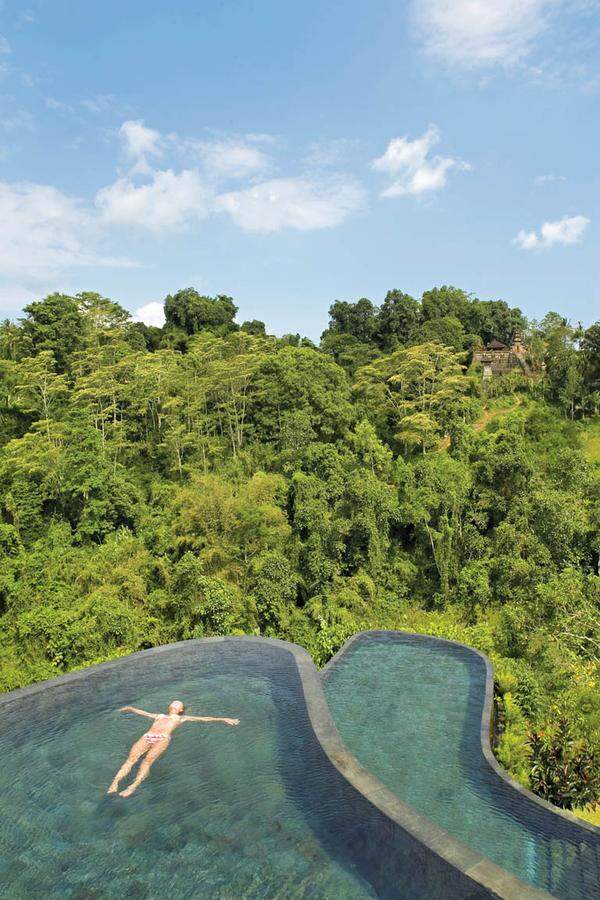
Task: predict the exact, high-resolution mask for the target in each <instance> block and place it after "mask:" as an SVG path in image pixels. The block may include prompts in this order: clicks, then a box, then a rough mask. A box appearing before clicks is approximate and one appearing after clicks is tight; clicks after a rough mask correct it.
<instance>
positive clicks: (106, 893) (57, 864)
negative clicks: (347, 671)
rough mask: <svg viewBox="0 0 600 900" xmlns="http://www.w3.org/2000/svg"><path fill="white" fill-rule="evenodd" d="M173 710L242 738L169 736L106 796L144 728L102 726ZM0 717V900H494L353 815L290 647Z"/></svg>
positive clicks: (154, 654) (358, 802) (160, 657)
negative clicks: (118, 790) (133, 788)
mask: <svg viewBox="0 0 600 900" xmlns="http://www.w3.org/2000/svg"><path fill="white" fill-rule="evenodd" d="M174 698H178V699H183V700H184V701H185V702H186V703H187V704H188V712H189V713H191V714H196V715H202V714H208V715H217V716H218V715H223V716H231V717H238V718H239V719H240V724H239V726H238V727H236V728H230V727H228V726H226V725H223V724H216V723H215V724H199V723H189V724H186V725H184V726H182V727H181V728H180V729H179V730H178V731H177V733H176V734H175V735H174V737H173V739H172V743H171V746H170V747H169V748H168V750H167V752H166V753H165V754H164V755H163V756H162V757H161V758H160V759H159V760H158V761H157V762H156V763H155V765H154V767H153V769H152V772H151V774H150V776H149V778H148V780H147V781H146V782H145V783H144V784H143V785H142V786H141V787H140V788H139V790H138V792H137V793H136V794H134V795H133V796H132V797H131V798H128V799H124V798H121V797H118V796H110V797H108V796H106V789H107V786H108V784H109V782H110V781H111V779H112V777H113V775H114V772H115V770H116V769H117V768H118V767H119V765H120V764H121V762H122V761H123V759H124V757H125V755H126V753H127V751H128V749H129V747H130V746H131V744H132V742H133V741H134V740H135V739H136V738H138V737H139V736H140V735H141V734H142V733H143V732H144V731H145V729H146V727H147V725H148V720H147V719H141V718H139V717H136V716H132V715H124V714H122V713H120V712H118V711H117V708H118V707H120V706H123V705H132V706H138V707H141V708H143V709H144V708H145V709H149V710H151V711H161V710H164V709H165V707H166V705H167V703H168V702H169V701H170V700H171V699H174ZM0 713H1V715H2V722H3V728H2V731H1V733H0V753H1V754H2V766H1V767H0V795H1V796H2V816H1V817H0V894H1V895H2V896H3V897H10V898H11V900H20V898H31V897H43V898H46V897H49V898H51V897H61V898H64V897H69V898H71V897H72V898H78V900H91V898H114V897H119V898H120V897H140V898H142V897H151V898H154V897H165V896H167V897H168V896H170V897H174V898H185V897H210V898H220V900H225V898H234V897H235V898H238V897H244V898H246V897H252V898H282V900H283V898H286V900H288V898H305V897H310V898H315V900H318V898H338V897H343V898H369V897H390V898H392V897H394V898H407V900H408V898H440V900H441V898H444V900H445V898H457V900H458V898H463V897H469V898H473V900H478V898H484V897H489V896H491V895H490V892H489V891H488V890H487V888H486V887H485V886H484V885H482V883H480V881H479V880H478V879H477V878H471V877H470V876H469V875H468V874H466V873H464V872H463V871H461V870H460V869H459V868H457V867H455V866H454V865H452V863H451V862H449V861H448V860H446V859H444V858H443V857H440V856H439V855H438V854H436V853H434V852H432V851H431V850H430V849H429V848H428V847H427V846H426V844H423V843H421V842H420V841H419V840H418V839H417V838H416V837H415V836H414V834H413V833H412V831H411V829H410V828H409V829H406V828H405V827H403V826H402V825H400V824H399V823H398V821H396V820H395V819H394V816H393V815H392V816H391V817H390V816H389V815H388V814H387V813H386V812H383V811H382V810H381V809H380V808H379V806H378V804H377V802H372V800H369V799H368V797H367V796H366V794H365V793H364V791H366V792H367V793H368V791H369V790H371V793H373V794H377V791H378V790H379V789H380V788H381V785H380V784H379V782H377V781H376V780H375V779H372V778H371V777H370V776H369V775H368V773H364V772H362V771H361V769H360V767H359V766H358V764H357V763H356V761H355V760H354V759H353V757H351V756H350V754H348V752H347V751H346V749H345V748H344V747H343V745H342V743H341V741H340V739H339V735H338V734H337V732H336V730H335V728H334V726H333V723H332V721H331V718H330V716H329V712H328V709H327V705H326V703H325V699H324V695H323V692H322V688H321V685H320V681H319V677H318V673H317V671H316V669H315V668H314V665H313V663H312V661H311V659H310V657H309V656H308V654H307V653H306V651H304V650H302V649H301V648H299V647H295V646H294V645H291V644H285V643H283V642H280V641H270V640H267V639H262V638H216V639H206V640H198V641H189V642H185V643H183V644H177V645H172V646H170V647H161V648H156V649H154V650H149V651H143V652H141V653H137V654H133V655H132V656H130V657H126V658H124V659H121V660H117V661H115V662H112V663H106V664H103V665H100V666H92V667H90V668H89V669H86V670H83V671H81V672H77V673H73V674H71V675H67V676H64V677H62V678H59V679H55V680H54V681H53V682H47V683H45V684H41V685H34V686H32V687H30V688H25V689H24V690H22V691H15V692H13V693H11V694H7V695H4V697H1V698H0ZM412 824H413V825H416V826H418V824H419V823H418V817H417V819H415V820H414V822H413V823H412ZM469 862H470V864H471V865H472V864H473V863H475V864H476V863H477V862H478V860H477V858H476V857H474V858H470V860H469ZM483 876H484V877H483V881H484V882H485V880H486V879H485V876H486V873H485V872H484V873H483ZM487 877H488V879H489V878H491V879H492V881H493V880H494V877H496V876H495V873H494V872H493V871H492V872H487Z"/></svg>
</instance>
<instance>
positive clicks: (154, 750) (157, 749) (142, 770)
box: [119, 740, 170, 797]
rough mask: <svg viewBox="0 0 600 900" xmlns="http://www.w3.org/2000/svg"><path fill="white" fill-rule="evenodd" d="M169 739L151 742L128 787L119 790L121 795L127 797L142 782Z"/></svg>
mask: <svg viewBox="0 0 600 900" xmlns="http://www.w3.org/2000/svg"><path fill="white" fill-rule="evenodd" d="M169 743H170V741H169V740H166V741H157V742H156V744H152V746H151V747H150V749H149V750H148V752H147V754H146V756H145V758H144V760H143V762H142V764H141V765H140V767H139V769H138V773H137V775H136V777H135V779H134V780H133V781H132V782H131V784H130V785H129V787H128V788H125V790H124V791H119V794H120V796H121V797H129V796H130V795H131V794H133V792H134V791H135V789H136V788H137V787H139V785H140V784H141V783H142V781H143V780H144V778H146V776H147V775H148V772H149V771H150V769H151V768H152V764H153V763H154V762H155V761H156V760H157V759H158V757H159V756H160V755H161V754H162V753H164V752H165V750H166V749H167V747H168V746H169Z"/></svg>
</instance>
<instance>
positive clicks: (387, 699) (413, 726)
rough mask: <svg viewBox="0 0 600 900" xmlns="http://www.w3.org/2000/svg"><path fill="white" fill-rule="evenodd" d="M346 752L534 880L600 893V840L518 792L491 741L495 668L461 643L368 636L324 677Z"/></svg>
mask: <svg viewBox="0 0 600 900" xmlns="http://www.w3.org/2000/svg"><path fill="white" fill-rule="evenodd" d="M323 682H324V688H325V694H326V697H327V701H328V704H329V707H330V711H331V714H332V716H333V719H334V721H335V724H336V726H337V728H338V730H339V732H340V734H341V736H342V739H343V740H344V742H345V744H346V746H347V747H348V749H349V750H350V752H351V753H353V754H354V755H355V756H356V757H357V758H358V760H359V761H360V762H361V763H362V765H363V766H364V767H365V768H366V769H368V770H369V771H370V772H372V773H373V774H374V775H375V776H377V777H378V778H379V779H380V780H381V781H382V782H383V783H384V784H385V785H386V787H388V788H389V789H390V790H392V791H393V792H394V793H395V794H396V795H397V796H398V797H400V798H401V799H402V800H403V801H404V802H405V803H407V804H410V805H411V806H412V807H414V808H415V809H416V810H418V811H419V812H420V813H422V814H423V815H425V816H426V817H427V818H429V819H430V820H432V821H433V822H435V823H436V824H437V825H439V826H440V827H442V828H443V829H445V830H446V831H447V832H449V833H450V834H451V835H452V836H453V837H455V838H457V839H458V840H460V841H462V842H464V843H465V844H467V845H468V846H469V847H471V848H472V849H473V850H476V851H477V852H478V853H481V854H482V855H483V856H486V857H487V858H488V859H490V860H492V861H493V862H494V863H496V864H497V865H499V866H501V867H502V868H504V869H506V870H507V871H509V872H511V873H512V874H513V875H516V876H517V877H518V878H520V879H521V880H522V881H525V882H528V883H529V884H531V885H533V886H535V887H537V888H540V889H542V890H545V891H547V892H549V893H550V894H552V895H554V896H556V897H561V898H565V900H567V898H568V900H588V898H590V897H594V896H597V893H596V892H597V890H598V885H599V884H600V836H599V835H598V833H594V832H593V831H592V830H591V829H590V830H588V829H586V828H585V827H583V826H582V827H580V826H578V825H576V824H572V823H571V822H570V821H568V820H567V819H565V818H563V817H561V816H560V815H557V814H556V813H554V812H553V811H551V810H547V809H546V808H544V807H543V806H541V805H540V804H538V803H536V802H535V801H534V800H532V799H531V798H529V797H527V796H526V795H523V794H521V793H519V792H518V791H516V790H515V789H514V788H513V787H512V786H511V785H510V784H508V783H507V782H506V781H504V780H503V779H502V778H501V777H500V776H499V775H498V774H497V773H496V772H494V771H493V769H492V768H491V767H490V765H489V764H488V762H487V761H486V759H485V757H484V755H483V752H482V749H481V741H480V728H481V717H482V710H483V704H484V695H485V685H486V667H485V663H484V660H483V659H482V658H481V657H480V656H479V655H478V654H476V653H474V652H473V651H470V650H469V649H468V648H466V647H461V646H460V645H453V644H450V643H448V642H443V641H437V640H435V639H431V638H426V637H420V636H419V637H416V636H411V635H402V634H398V633H396V634H393V635H391V634H389V635H384V634H378V633H373V634H368V633H367V634H365V635H361V636H359V637H358V638H357V639H356V640H355V641H353V642H351V643H350V644H349V646H348V649H347V650H345V651H344V652H342V654H341V655H340V656H338V657H337V658H336V659H335V660H334V662H333V664H332V665H331V666H330V667H328V668H327V669H326V670H325V672H324V673H323Z"/></svg>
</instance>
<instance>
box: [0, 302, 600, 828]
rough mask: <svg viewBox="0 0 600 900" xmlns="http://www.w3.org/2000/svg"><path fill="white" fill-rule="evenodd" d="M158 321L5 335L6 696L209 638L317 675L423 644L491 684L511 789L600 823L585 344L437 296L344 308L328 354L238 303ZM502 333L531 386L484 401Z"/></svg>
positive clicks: (514, 382)
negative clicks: (325, 667)
mask: <svg viewBox="0 0 600 900" xmlns="http://www.w3.org/2000/svg"><path fill="white" fill-rule="evenodd" d="M165 311H166V319H167V321H166V324H165V326H164V328H162V329H158V328H149V327H146V326H144V325H141V324H139V323H137V324H136V323H132V322H131V321H130V318H129V315H128V313H126V311H125V310H124V309H123V308H122V307H120V306H119V305H118V304H116V303H114V302H112V301H109V300H107V299H105V298H102V297H100V296H98V295H96V294H82V295H79V296H77V297H68V296H65V295H59V294H55V295H52V296H50V297H47V298H45V299H44V300H41V301H39V302H37V303H33V304H31V305H30V306H29V307H28V308H27V309H26V310H25V316H24V318H23V319H22V320H21V321H20V322H19V323H16V324H14V323H10V322H6V323H4V324H3V325H2V326H1V327H0V391H1V393H0V562H1V566H0V687H1V688H2V689H3V690H11V689H13V688H16V687H19V686H21V685H25V684H27V683H30V682H32V681H36V680H41V679H44V678H49V677H52V676H54V675H57V674H60V673H62V672H66V671H69V670H71V669H74V668H77V667H81V666H85V665H88V664H90V663H92V662H97V661H101V660H105V659H109V658H112V657H115V656H119V655H122V654H126V653H130V652H132V651H135V650H139V649H142V648H145V647H151V646H154V645H157V644H162V643H166V642H169V641H177V640H183V639H187V638H193V637H201V636H204V635H211V634H229V633H231V634H242V633H252V634H259V633H260V634H264V635H268V636H276V637H282V638H285V639H288V640H291V641H294V642H296V643H299V644H301V645H303V646H305V647H306V648H307V649H308V650H309V651H310V653H311V654H312V655H313V657H314V659H315V661H316V662H317V664H319V665H320V664H323V663H324V662H325V661H326V660H327V659H328V658H329V657H330V656H331V655H332V653H334V652H335V651H336V650H337V649H338V648H339V647H340V645H341V644H342V643H343V641H344V640H345V639H346V638H347V637H348V636H349V635H350V634H352V633H353V632H355V631H358V630H361V629H365V628H375V627H377V628H391V629H396V628H397V629H410V630H414V631H422V632H426V633H430V634H436V635H440V636H444V637H449V638H455V639H458V640H461V641H463V642H465V643H468V644H470V645H472V646H475V647H478V648H480V649H481V650H483V651H484V652H485V653H487V654H489V655H490V656H491V658H492V659H493V661H494V663H495V667H496V682H497V684H496V687H497V712H498V716H497V720H498V722H499V725H500V730H499V735H498V746H497V755H498V758H499V759H500V760H501V762H502V763H503V764H504V765H505V766H506V767H507V768H508V769H509V770H510V771H511V772H512V773H513V775H515V777H517V778H519V779H520V780H521V781H522V782H523V783H524V784H528V785H529V786H530V787H532V788H533V789H534V790H536V791H537V792H538V793H540V794H541V795H542V796H545V797H547V798H548V799H550V800H552V801H553V802H555V803H558V804H559V805H561V806H564V807H567V808H571V807H573V806H576V807H579V806H584V805H588V806H590V804H593V803H594V802H595V801H597V800H598V798H599V797H600V765H599V761H600V699H599V697H600V692H599V691H598V672H599V659H600V653H599V651H600V621H599V609H600V576H599V574H598V572H599V569H598V566H599V554H600V420H599V419H598V418H597V413H598V397H599V394H598V389H599V386H600V377H599V375H600V341H599V340H598V333H600V326H592V328H590V329H589V330H588V331H587V332H586V333H585V334H581V333H578V332H576V331H575V330H574V329H572V328H571V327H570V326H569V325H568V323H566V322H565V321H564V320H563V319H561V317H560V316H557V315H556V314H549V316H547V317H546V319H545V320H544V321H543V322H542V323H540V324H536V323H526V321H525V320H524V318H523V316H522V314H521V313H520V311H519V310H514V309H510V308H509V307H508V306H507V305H506V304H504V303H502V302H500V301H496V302H494V303H491V302H484V301H479V300H477V299H474V298H471V297H468V296H467V295H466V294H464V293H463V292H462V291H459V290H457V289H455V288H441V289H434V290H433V291H429V292H426V294H424V295H423V298H422V299H421V300H420V301H417V300H414V299H413V298H410V297H408V296H407V295H405V294H402V293H401V292H399V291H391V292H390V293H389V294H388V296H387V297H386V299H385V301H384V303H383V304H382V305H381V307H376V306H374V305H373V304H371V303H370V301H367V300H360V301H359V302H358V303H356V304H352V303H345V304H341V303H335V304H333V306H332V307H331V310H330V315H331V320H330V326H329V328H328V329H327V331H326V332H325V333H324V335H323V338H322V341H321V346H320V347H316V346H315V345H314V344H313V343H312V342H311V341H309V340H307V339H303V338H301V337H300V336H299V335H286V336H284V337H280V338H276V337H274V336H270V335H267V334H266V331H265V328H264V325H263V324H262V323H261V322H257V321H253V322H246V323H243V324H242V325H241V326H239V325H238V324H236V322H235V315H236V312H237V310H236V307H235V305H234V303H233V301H232V300H231V298H228V297H217V298H209V297H201V296H200V295H198V294H197V293H196V292H195V291H193V290H191V289H189V290H186V291H181V292H179V293H178V294H175V295H174V296H169V297H167V298H166V301H165ZM515 329H524V330H525V333H526V338H527V341H528V345H529V347H530V348H531V349H530V352H531V356H532V359H533V362H534V363H536V360H537V363H536V364H537V365H538V372H541V368H540V366H541V362H542V361H543V364H544V369H543V372H544V374H543V377H542V375H540V374H538V376H537V377H534V378H527V377H525V376H524V375H523V374H522V373H520V372H511V373H510V374H509V375H507V376H505V377H504V378H497V379H494V380H493V381H492V382H490V383H486V384H484V383H483V382H482V379H481V373H480V372H479V371H478V370H477V368H476V367H472V366H470V360H471V352H472V348H473V347H474V346H477V345H478V344H481V343H483V342H486V341H489V340H490V338H491V337H492V336H495V337H499V338H501V339H503V340H505V341H507V340H510V338H511V335H512V334H513V333H514V331H515ZM440 449H441V451H442V452H440ZM590 809H591V806H590ZM588 814H589V815H593V814H594V813H593V812H589V813H588Z"/></svg>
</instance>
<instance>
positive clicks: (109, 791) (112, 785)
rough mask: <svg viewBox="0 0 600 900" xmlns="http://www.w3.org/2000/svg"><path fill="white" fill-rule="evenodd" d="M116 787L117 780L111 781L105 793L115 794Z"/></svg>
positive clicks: (117, 786) (117, 785)
mask: <svg viewBox="0 0 600 900" xmlns="http://www.w3.org/2000/svg"><path fill="white" fill-rule="evenodd" d="M118 788H119V784H118V782H116V781H113V783H112V784H111V786H110V787H109V789H108V790H107V792H106V793H107V794H116V793H117V790H118Z"/></svg>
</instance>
